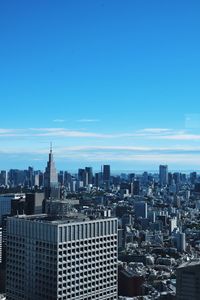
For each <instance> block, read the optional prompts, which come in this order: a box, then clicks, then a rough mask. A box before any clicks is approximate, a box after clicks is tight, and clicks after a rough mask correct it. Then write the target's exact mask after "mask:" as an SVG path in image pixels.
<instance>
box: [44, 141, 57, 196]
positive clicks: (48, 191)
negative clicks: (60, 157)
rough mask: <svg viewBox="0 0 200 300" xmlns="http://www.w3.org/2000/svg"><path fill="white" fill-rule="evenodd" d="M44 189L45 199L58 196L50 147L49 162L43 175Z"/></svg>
mask: <svg viewBox="0 0 200 300" xmlns="http://www.w3.org/2000/svg"><path fill="white" fill-rule="evenodd" d="M44 187H45V198H46V199H48V198H49V197H55V196H56V197H57V196H58V195H57V193H56V190H58V175H57V172H56V167H55V163H54V160H53V152H52V146H51V147H50V153H49V160H48V162H47V166H46V170H45V173H44Z"/></svg>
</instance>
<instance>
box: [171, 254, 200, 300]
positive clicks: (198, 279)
mask: <svg viewBox="0 0 200 300" xmlns="http://www.w3.org/2000/svg"><path fill="white" fill-rule="evenodd" d="M199 298H200V260H195V261H190V262H185V263H183V264H182V265H180V266H179V267H178V268H177V270H176V299H177V300H198V299H199Z"/></svg>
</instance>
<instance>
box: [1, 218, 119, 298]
mask: <svg viewBox="0 0 200 300" xmlns="http://www.w3.org/2000/svg"><path fill="white" fill-rule="evenodd" d="M117 226H118V225H117V219H115V218H107V219H99V220H93V221H91V220H89V219H87V217H86V216H83V215H74V216H73V215H70V217H68V218H67V217H66V218H65V219H63V218H62V219H58V217H56V218H53V217H52V216H51V217H48V216H47V215H35V216H25V215H21V216H15V217H10V218H8V226H7V242H8V248H7V266H6V282H7V285H6V293H7V299H8V300H22V299H23V300H24V299H26V300H28V299H29V300H36V299H37V300H47V299H48V300H55V299H57V300H61V299H62V300H70V299H71V300H72V299H73V300H95V299H96V300H97V299H98V300H116V299H117V231H118V228H117ZM27 278H28V280H27Z"/></svg>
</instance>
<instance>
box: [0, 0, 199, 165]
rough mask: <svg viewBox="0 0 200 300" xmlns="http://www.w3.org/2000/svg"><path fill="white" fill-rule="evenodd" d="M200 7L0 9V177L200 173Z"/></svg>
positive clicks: (25, 4) (122, 2)
mask: <svg viewBox="0 0 200 300" xmlns="http://www.w3.org/2000/svg"><path fill="white" fill-rule="evenodd" d="M199 16H200V1H198V0H190V1H188V0H187V1H186V0H176V1H175V0H168V1H164V0H163V1H161V0H151V1H149V0H58V1H55V0H54V1H53V0H42V1H41V0H34V1H33V0H32V1H31V0H30V1H27V0H18V1H17V0H7V1H1V2H0V111H1V117H0V169H4V168H11V167H13V168H25V167H27V165H33V166H34V167H36V168H44V166H45V164H46V159H47V153H48V151H49V143H50V141H52V142H53V145H54V153H55V159H56V162H57V166H58V168H59V169H70V170H71V169H75V168H77V167H78V166H80V167H83V166H85V165H92V166H93V167H94V168H96V169H97V168H98V167H99V166H100V165H101V164H102V163H110V164H111V165H112V166H113V169H129V170H130V169H132V170H141V169H142V170H143V169H147V170H148V169H157V166H158V164H160V163H167V164H169V166H170V167H171V168H172V169H194V168H195V169H200V130H199V129H200V17H199Z"/></svg>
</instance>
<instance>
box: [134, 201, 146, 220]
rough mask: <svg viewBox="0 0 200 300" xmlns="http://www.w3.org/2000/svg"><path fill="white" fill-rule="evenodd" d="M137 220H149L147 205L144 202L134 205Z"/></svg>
mask: <svg viewBox="0 0 200 300" xmlns="http://www.w3.org/2000/svg"><path fill="white" fill-rule="evenodd" d="M134 208H135V215H136V218H144V219H146V218H147V203H146V202H144V201H137V202H135V203H134Z"/></svg>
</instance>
